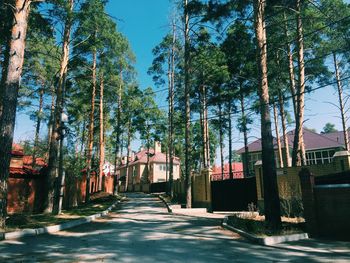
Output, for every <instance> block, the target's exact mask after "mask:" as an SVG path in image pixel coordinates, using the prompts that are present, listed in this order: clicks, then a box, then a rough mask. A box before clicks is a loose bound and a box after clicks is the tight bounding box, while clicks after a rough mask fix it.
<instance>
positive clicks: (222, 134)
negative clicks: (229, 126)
mask: <svg viewBox="0 0 350 263" xmlns="http://www.w3.org/2000/svg"><path fill="white" fill-rule="evenodd" d="M222 124H223V120H222V109H221V104H219V125H220V127H219V141H220V163H221V180H224V179H225V178H224V131H223V125H222Z"/></svg>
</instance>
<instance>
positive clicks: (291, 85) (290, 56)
mask: <svg viewBox="0 0 350 263" xmlns="http://www.w3.org/2000/svg"><path fill="white" fill-rule="evenodd" d="M283 19H284V34H285V38H286V39H287V41H288V39H289V33H288V22H287V16H286V13H285V12H283ZM287 56H288V62H289V63H288V70H289V89H290V94H291V95H292V102H293V112H294V117H295V118H296V112H297V98H296V91H295V78H294V64H293V53H292V49H291V46H290V44H289V43H287Z"/></svg>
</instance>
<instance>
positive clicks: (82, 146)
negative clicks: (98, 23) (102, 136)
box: [80, 116, 86, 156]
mask: <svg viewBox="0 0 350 263" xmlns="http://www.w3.org/2000/svg"><path fill="white" fill-rule="evenodd" d="M85 130H86V119H85V116H84V120H83V128H82V131H81V142H80V156H85V154H83V153H84V152H85V151H84V149H85V147H84V146H85V133H86V132H85Z"/></svg>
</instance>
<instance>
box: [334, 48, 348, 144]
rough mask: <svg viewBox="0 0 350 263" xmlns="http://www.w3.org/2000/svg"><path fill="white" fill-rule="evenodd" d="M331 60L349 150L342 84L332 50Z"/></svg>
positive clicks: (345, 139)
mask: <svg viewBox="0 0 350 263" xmlns="http://www.w3.org/2000/svg"><path fill="white" fill-rule="evenodd" d="M333 62H334V68H335V78H336V79H337V87H338V99H339V109H340V115H341V121H342V127H343V133H344V144H345V150H347V151H349V137H348V136H349V135H348V128H347V127H346V114H345V110H344V102H343V85H342V82H341V79H340V71H339V66H338V61H337V55H336V53H335V52H333Z"/></svg>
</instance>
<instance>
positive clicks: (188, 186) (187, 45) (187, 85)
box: [184, 0, 192, 208]
mask: <svg viewBox="0 0 350 263" xmlns="http://www.w3.org/2000/svg"><path fill="white" fill-rule="evenodd" d="M184 21H185V32H184V33H185V68H184V69H185V72H184V73H185V105H186V109H185V111H186V127H185V189H186V208H191V207H192V178H191V163H190V154H191V153H190V148H191V141H190V129H191V122H190V118H191V112H190V110H191V109H190V26H189V13H188V0H184Z"/></svg>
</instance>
